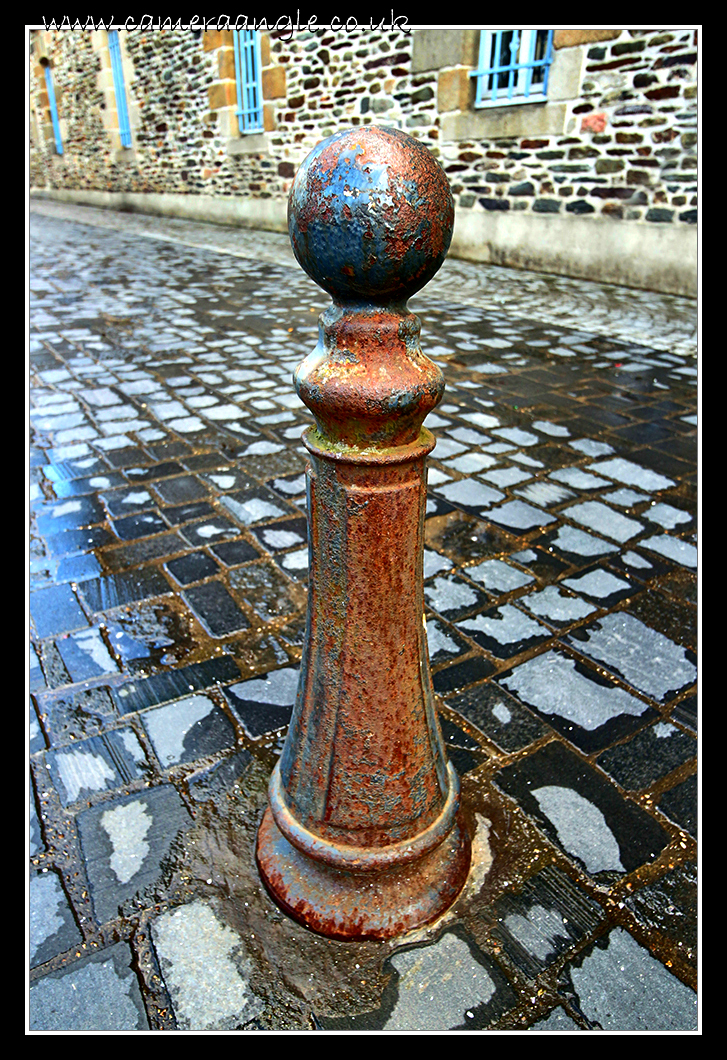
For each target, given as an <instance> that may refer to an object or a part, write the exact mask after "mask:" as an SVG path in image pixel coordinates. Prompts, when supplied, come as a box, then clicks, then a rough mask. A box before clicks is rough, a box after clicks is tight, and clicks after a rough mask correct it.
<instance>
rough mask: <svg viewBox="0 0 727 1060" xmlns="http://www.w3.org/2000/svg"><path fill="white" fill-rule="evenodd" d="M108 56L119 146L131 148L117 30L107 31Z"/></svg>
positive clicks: (127, 108)
mask: <svg viewBox="0 0 727 1060" xmlns="http://www.w3.org/2000/svg"><path fill="white" fill-rule="evenodd" d="M109 55H110V56H111V73H112V74H113V78H114V95H115V96H116V113H117V114H118V116H119V136H120V137H121V146H122V147H131V124H130V122H129V107H128V104H127V102H126V84H125V82H124V68H123V65H122V61H121V42H120V41H119V31H118V30H117V29H110V30H109Z"/></svg>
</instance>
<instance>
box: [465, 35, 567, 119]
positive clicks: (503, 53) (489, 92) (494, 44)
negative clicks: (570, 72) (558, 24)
mask: <svg viewBox="0 0 727 1060" xmlns="http://www.w3.org/2000/svg"><path fill="white" fill-rule="evenodd" d="M552 61H553V30H552V29H498V30H494V29H483V30H482V32H481V33H480V57H479V63H478V67H477V69H476V70H473V72H472V74H471V75H470V76H471V77H474V78H476V84H477V90H476V95H475V107H501V106H503V105H506V104H510V103H537V102H538V101H542V100H544V99H546V98H547V94H548V71H549V69H550V64H551V62H552Z"/></svg>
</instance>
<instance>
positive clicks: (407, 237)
mask: <svg viewBox="0 0 727 1060" xmlns="http://www.w3.org/2000/svg"><path fill="white" fill-rule="evenodd" d="M453 225H454V204H453V201H452V194H451V192H450V189H449V182H448V180H447V178H446V176H445V174H444V172H443V170H442V169H441V167H440V166H439V164H438V162H437V161H436V159H435V158H434V156H433V155H432V154H431V152H430V151H428V150H427V148H426V147H425V146H424V145H423V144H422V143H420V142H419V141H418V140H415V139H414V138H413V137H411V136H408V135H407V134H406V133H404V132H402V131H401V130H400V129H396V128H386V129H384V128H379V127H376V126H370V125H369V126H364V127H362V128H357V129H348V130H345V131H344V132H340V133H336V135H335V136H331V137H329V139H327V140H324V141H323V142H322V143H320V144H318V146H317V147H316V148H315V149H314V150H313V151H312V152H311V153H310V154H309V155H308V157H307V158H306V159H305V160H304V161H303V163H302V164H301V166H300V168H299V170H298V173H297V174H296V177H295V180H294V182H293V187H292V189H291V192H290V199H289V202H288V228H289V232H290V240H291V243H292V246H293V251H294V253H295V256H296V258H297V259H298V262H299V264H300V265H301V267H302V268H303V269H304V270H305V271H306V272H307V273H308V275H309V276H310V277H311V278H312V279H313V280H315V282H316V283H317V284H318V285H319V286H320V287H322V288H323V289H324V290H325V291H328V293H329V294H330V295H331V296H332V297H333V298H334V300H336V301H338V302H341V303H351V302H360V301H364V302H375V303H402V302H406V300H407V299H408V298H410V297H411V296H412V295H413V294H415V293H416V292H417V291H418V290H420V288H422V287H424V285H425V284H426V283H428V282H429V280H430V279H431V278H432V276H434V274H435V273H436V272H437V270H438V269H439V268H440V266H441V265H442V262H443V261H444V259H445V257H446V254H447V250H448V249H449V244H450V241H451V238H452V228H453Z"/></svg>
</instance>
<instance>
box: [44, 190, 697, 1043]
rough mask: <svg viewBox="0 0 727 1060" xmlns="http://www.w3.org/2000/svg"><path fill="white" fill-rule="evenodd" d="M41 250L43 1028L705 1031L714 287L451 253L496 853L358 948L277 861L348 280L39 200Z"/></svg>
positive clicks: (437, 338) (447, 335) (462, 462)
mask: <svg viewBox="0 0 727 1060" xmlns="http://www.w3.org/2000/svg"><path fill="white" fill-rule="evenodd" d="M29 248H30V249H29V256H30V338H29V351H30V352H29V373H30V377H29V402H28V407H29V426H30V443H29V478H30V483H29V515H30V546H29V559H30V573H29V616H30V637H31V646H30V671H29V673H30V677H29V692H30V787H29V803H30V851H29V852H30V881H29V925H30V926H29V940H30V945H29V949H30V973H29V980H30V992H29V997H30V1002H29V1020H28V1027H29V1028H30V1030H34V1031H63V1030H66V1031H68V1030H112V1031H122V1030H126V1031H141V1032H144V1031H147V1032H148V1031H155V1030H175V1029H177V1030H188V1031H189V1030H192V1031H210V1030H218V1031H219V1030H227V1031H234V1030H252V1031H283V1030H287V1031H301V1032H303V1031H311V1030H313V1031H324V1032H331V1031H357V1030H359V1031H385V1032H388V1031H397V1030H403V1031H451V1030H469V1031H480V1030H489V1031H491V1032H503V1031H522V1030H533V1031H579V1030H580V1031H587V1030H601V1029H602V1030H605V1031H626V1032H628V1031H650V1032H658V1031H682V1032H684V1031H686V1032H694V1031H696V1030H697V1029H698V1017H697V993H696V990H697V970H698V956H697V834H698V833H697V796H698V774H697V713H698V711H697V659H696V654H697V647H698V643H697V638H698V624H697V602H698V601H697V516H698V512H697V502H698V497H697V485H698V471H697V455H698V454H697V441H698V436H697V411H698V389H697V383H698V361H697V357H696V353H697V303H695V302H693V301H690V300H688V299H684V298H678V297H676V296H669V295H657V294H649V293H647V292H644V291H638V290H628V289H626V288H617V287H607V286H604V285H599V284H596V283H590V282H585V281H578V280H569V279H566V278H563V277H556V276H547V275H538V274H535V273H528V272H518V271H516V270H508V269H503V268H498V267H494V266H483V265H474V264H470V263H467V262H463V261H455V260H449V261H447V262H446V263H445V266H444V267H443V269H442V271H441V273H440V274H439V275H438V276H437V277H435V279H434V280H433V281H432V282H431V283H430V284H429V285H428V286H427V287H426V288H425V289H424V290H423V291H422V292H421V293H420V294H418V295H417V296H416V298H415V299H413V300H412V303H411V307H412V309H413V310H414V311H415V312H416V313H417V314H418V315H419V316H420V318H421V321H422V335H421V341H422V349H423V351H424V353H425V354H426V355H427V356H429V357H430V358H432V359H433V360H434V361H436V362H437V364H439V365H440V367H441V368H442V370H443V372H444V374H445V379H446V384H447V390H446V393H445V396H444V399H443V402H442V403H441V405H439V406H438V407H437V409H436V411H435V412H434V413H432V414H430V416H429V417H428V419H427V421H426V425H427V427H429V428H430V429H431V430H432V431H433V432H434V434H435V435H436V437H437V446H436V448H435V450H434V453H433V455H432V458H431V459H430V461H429V477H428V506H427V519H426V534H425V540H426V548H425V555H424V577H425V584H424V595H425V604H426V615H425V617H426V626H427V637H428V645H429V655H430V661H431V666H432V671H433V681H434V687H435V691H436V693H437V695H438V696H439V697H440V707H441V710H440V721H441V725H442V731H443V735H444V738H445V741H446V743H447V746H448V748H449V752H450V757H451V760H452V762H453V764H454V765H455V767H456V768H457V770H458V772H459V774H460V777H461V780H462V792H463V800H464V802H465V805H466V808H467V814H468V819H469V822H470V826H471V828H472V831H473V833H474V838H473V848H474V850H475V858H474V862H473V867H472V871H471V874H470V878H469V880H468V883H467V886H466V888H465V891H464V892H463V894H462V896H461V897H460V899H459V900H458V902H457V903H456V904H455V906H454V907H453V908H452V909H451V910H450V912H449V913H447V914H446V915H445V916H444V917H443V918H442V919H441V920H440V921H438V922H436V923H435V924H433V925H430V926H429V927H428V928H426V929H422V930H420V931H418V932H415V933H412V934H411V935H409V936H406V937H404V938H400V939H397V940H394V941H392V942H386V943H369V942H367V943H344V942H333V941H329V940H327V939H324V938H322V937H319V936H317V935H314V934H313V933H311V932H309V931H307V930H306V929H305V928H303V927H301V926H299V925H298V924H295V923H293V922H292V921H290V920H289V919H288V918H287V917H285V916H284V915H283V914H282V913H281V912H280V911H279V910H278V909H277V908H276V906H275V905H274V904H273V903H272V901H271V899H270V898H269V897H268V895H267V893H266V892H265V890H264V889H263V887H262V885H261V884H260V882H259V879H258V875H257V870H256V866H255V861H254V855H253V843H254V838H255V833H256V829H257V826H258V823H259V820H260V816H261V813H262V810H263V808H264V806H265V803H266V797H267V795H266V792H267V782H268V777H269V775H270V773H271V770H272V768H273V766H274V764H275V762H276V760H277V757H278V756H279V754H280V750H281V747H282V743H283V740H284V738H285V733H286V727H287V724H288V721H289V719H290V713H291V709H292V704H293V702H294V700H295V695H296V687H297V672H298V666H299V663H300V657H301V646H302V641H303V635H304V630H305V611H306V600H307V566H308V544H307V529H306V501H305V496H306V494H305V474H304V472H305V465H306V453H305V450H304V447H303V445H302V443H301V434H302V432H303V429H304V428H305V427H306V426H307V425H308V424H309V422H310V414H309V412H308V410H307V409H306V408H305V406H303V404H302V403H301V401H300V400H299V399H298V397H297V395H296V392H295V389H294V387H293V384H292V373H293V370H294V369H295V368H296V367H297V365H298V364H299V363H300V362H301V360H302V359H303V358H304V357H305V356H306V355H307V354H308V353H309V352H310V350H311V349H312V348H313V346H314V345H315V342H316V336H317V316H318V314H319V313H320V312H321V311H322V310H323V309H325V308H326V306H327V305H328V303H329V298H328V296H327V295H325V294H324V293H323V291H321V290H320V289H318V288H317V287H316V286H315V285H314V284H313V283H312V281H311V280H309V279H308V277H307V276H306V275H305V274H304V273H303V272H302V270H301V269H300V268H299V267H298V265H297V264H296V262H295V260H294V258H293V256H292V252H291V250H290V244H289V241H288V238H287V236H285V235H282V234H280V235H278V234H274V233H266V232H260V231H249V230H243V229H232V228H223V227H215V226H213V225H204V224H197V223H194V222H189V221H173V220H168V219H161V218H152V217H146V216H141V215H138V214H130V213H114V212H111V211H101V210H95V209H92V208H90V207H81V206H71V205H62V204H60V203H51V202H48V201H43V200H40V199H38V200H35V199H31V204H30V219H29Z"/></svg>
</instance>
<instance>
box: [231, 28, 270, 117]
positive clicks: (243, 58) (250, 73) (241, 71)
mask: <svg viewBox="0 0 727 1060" xmlns="http://www.w3.org/2000/svg"><path fill="white" fill-rule="evenodd" d="M234 40H235V80H236V82H237V111H236V113H237V121H238V124H239V128H240V132H241V133H251V132H262V131H263V129H264V126H263V103H262V99H263V93H262V83H261V79H260V37H259V34H258V33H257V32H256V31H255V30H252V29H238V30H235V31H234Z"/></svg>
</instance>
